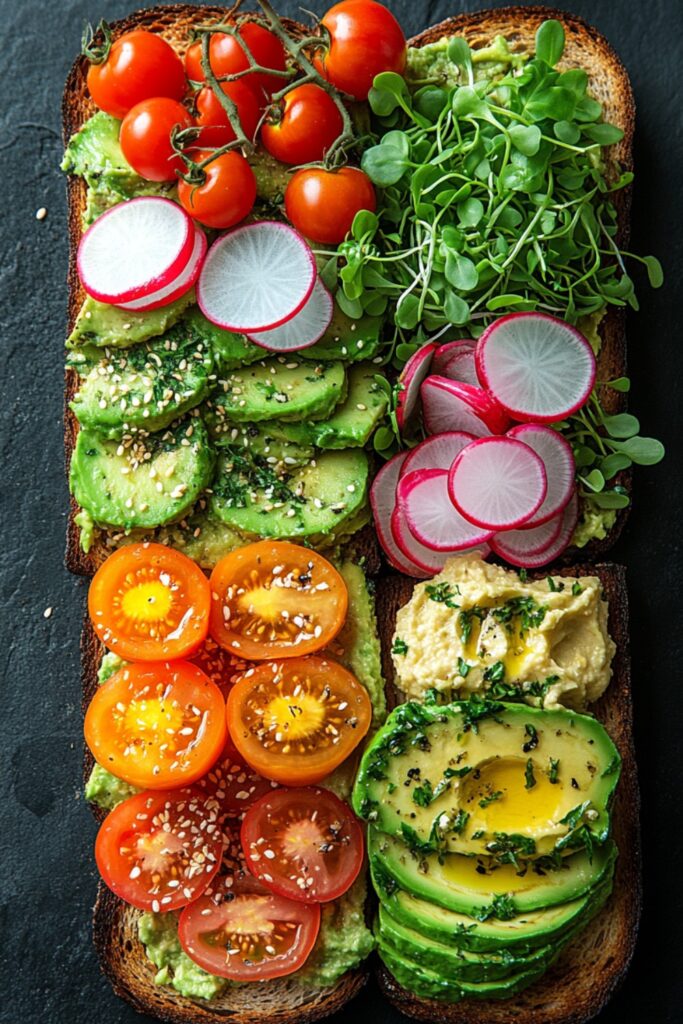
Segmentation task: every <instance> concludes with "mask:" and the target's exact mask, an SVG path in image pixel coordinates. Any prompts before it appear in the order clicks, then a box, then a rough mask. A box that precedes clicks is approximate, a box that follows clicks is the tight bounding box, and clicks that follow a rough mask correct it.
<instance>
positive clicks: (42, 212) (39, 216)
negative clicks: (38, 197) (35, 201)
mask: <svg viewBox="0 0 683 1024" xmlns="http://www.w3.org/2000/svg"><path fill="white" fill-rule="evenodd" d="M46 217H47V210H46V209H45V207H44V206H41V207H40V209H38V210H36V220H45V218H46Z"/></svg>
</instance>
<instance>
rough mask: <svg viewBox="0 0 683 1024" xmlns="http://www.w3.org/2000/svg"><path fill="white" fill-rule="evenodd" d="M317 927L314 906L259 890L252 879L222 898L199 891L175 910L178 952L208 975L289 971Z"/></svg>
mask: <svg viewBox="0 0 683 1024" xmlns="http://www.w3.org/2000/svg"><path fill="white" fill-rule="evenodd" d="M319 930H320V906H319V905H318V904H309V905H307V904H304V903H297V902H296V901H294V900H288V899H286V898H285V897H284V896H277V895H275V893H271V892H263V890H262V888H261V886H260V885H259V883H258V882H257V881H256V880H255V879H252V881H251V884H249V882H243V883H240V884H239V885H236V886H235V887H234V889H233V891H230V892H228V893H227V894H226V895H225V896H224V897H223V898H222V899H220V900H216V899H214V898H213V897H210V896H201V897H200V898H199V899H198V900H195V902H194V903H192V904H191V905H190V906H189V907H186V908H185V909H184V910H183V912H182V914H181V915H180V920H179V922H178V938H179V939H180V945H181V946H182V947H183V949H184V951H185V952H186V953H187V955H188V956H189V957H190V959H191V960H194V962H195V963H196V964H199V966H200V967H203V968H204V970H205V971H209V972H210V973H211V974H217V975H218V976H219V977H221V978H230V979H231V980H232V981H265V980H266V979H268V978H282V977H284V976H285V975H287V974H292V973H293V972H294V971H296V970H298V969H299V967H301V966H302V965H303V964H304V963H305V961H306V959H307V958H308V956H309V954H310V952H311V950H312V949H313V946H314V945H315V940H316V938H317V937H318V932H319Z"/></svg>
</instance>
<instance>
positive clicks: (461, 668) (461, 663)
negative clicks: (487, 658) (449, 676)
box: [458, 658, 472, 679]
mask: <svg viewBox="0 0 683 1024" xmlns="http://www.w3.org/2000/svg"><path fill="white" fill-rule="evenodd" d="M471 668H472V666H471V665H468V663H467V662H466V661H465V659H464V658H458V675H459V676H462V678H463V679H467V676H468V674H469V671H470V669H471Z"/></svg>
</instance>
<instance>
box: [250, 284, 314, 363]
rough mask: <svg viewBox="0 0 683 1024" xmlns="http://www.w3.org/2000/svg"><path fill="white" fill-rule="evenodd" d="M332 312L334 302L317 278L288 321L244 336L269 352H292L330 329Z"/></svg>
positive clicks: (312, 342) (312, 341) (307, 345)
mask: <svg viewBox="0 0 683 1024" xmlns="http://www.w3.org/2000/svg"><path fill="white" fill-rule="evenodd" d="M333 312H334V299H333V298H332V296H331V295H330V293H329V292H328V290H327V288H326V287H325V285H324V284H323V283H322V281H321V280H320V278H317V280H316V282H315V284H314V286H313V291H312V292H311V294H310V296H309V297H308V300H307V301H306V304H305V305H304V306H302V307H301V309H300V310H299V312H298V313H296V314H295V315H294V316H293V317H292V319H291V320H287V321H286V322H285V323H284V324H281V326H280V327H275V328H273V330H272V331H256V332H253V333H252V334H249V335H248V338H249V339H250V341H253V342H254V343H255V344H256V345H261V347H262V348H267V349H268V350H269V351H270V352H296V351H298V350H299V349H302V348H308V347H309V346H310V345H315V343H316V341H319V340H320V338H322V336H323V334H324V333H325V331H326V330H327V328H328V327H329V326H330V323H331V321H332V314H333Z"/></svg>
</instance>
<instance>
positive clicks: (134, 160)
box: [119, 96, 194, 181]
mask: <svg viewBox="0 0 683 1024" xmlns="http://www.w3.org/2000/svg"><path fill="white" fill-rule="evenodd" d="M193 124H194V119H193V118H192V117H191V116H190V114H189V113H188V111H187V110H186V109H185V107H184V106H183V105H182V103H178V101H177V100H169V99H167V98H165V97H163V96H158V97H156V98H155V99H151V100H143V101H142V103H138V104H136V106H134V107H132V108H131V109H130V110H129V111H128V113H127V114H126V116H125V117H124V119H123V123H122V125H121V134H120V136H119V142H120V143H121V149H122V150H123V155H124V156H125V158H126V160H127V161H128V163H129V164H130V166H131V167H132V168H133V170H134V171H136V172H137V173H138V174H139V175H140V176H141V177H142V178H147V180H148V181H175V180H176V178H177V174H176V171H183V170H185V164H184V163H183V161H182V160H181V159H180V157H179V156H176V154H174V152H173V147H172V146H171V131H172V130H173V128H174V127H175V126H176V125H180V127H181V128H190V127H192V125H193Z"/></svg>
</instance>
